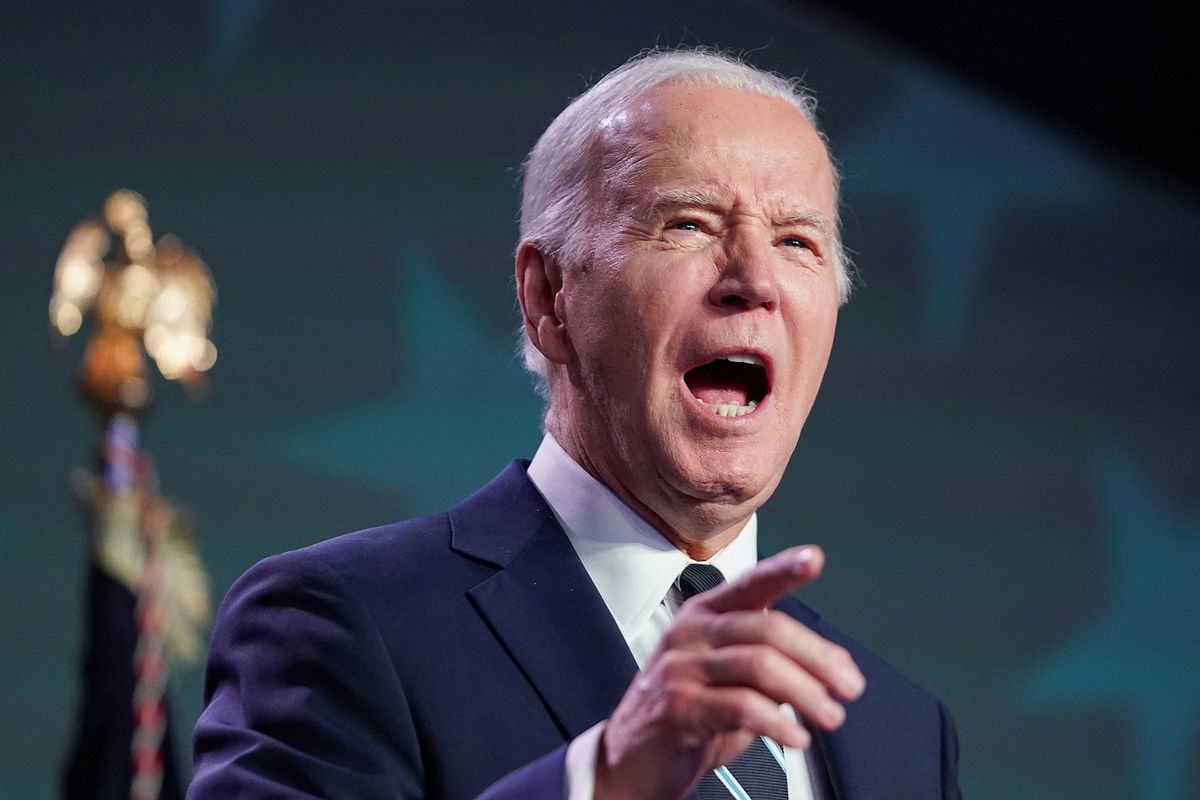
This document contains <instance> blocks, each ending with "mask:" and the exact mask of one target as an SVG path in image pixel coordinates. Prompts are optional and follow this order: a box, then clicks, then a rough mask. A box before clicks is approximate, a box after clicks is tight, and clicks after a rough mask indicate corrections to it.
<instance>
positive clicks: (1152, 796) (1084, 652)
mask: <svg viewBox="0 0 1200 800" xmlns="http://www.w3.org/2000/svg"><path fill="white" fill-rule="evenodd" d="M1099 475H1100V483H1101V487H1102V489H1103V491H1104V495H1105V497H1106V501H1107V512H1108V516H1109V525H1108V527H1107V530H1106V542H1107V546H1108V554H1109V556H1110V564H1111V568H1112V575H1111V580H1112V590H1111V593H1110V595H1109V597H1108V599H1107V602H1106V603H1105V605H1104V607H1103V608H1102V609H1101V610H1100V611H1099V612H1098V613H1097V614H1096V617H1095V618H1094V619H1093V620H1092V622H1091V623H1090V624H1088V625H1087V626H1086V627H1085V628H1084V629H1083V630H1082V631H1080V632H1079V633H1078V634H1076V635H1075V636H1074V637H1073V638H1072V639H1071V640H1070V641H1068V642H1066V643H1064V644H1063V645H1062V646H1061V647H1060V648H1059V649H1058V651H1057V652H1055V653H1053V654H1051V655H1050V656H1049V657H1047V658H1046V659H1045V661H1044V662H1043V663H1042V664H1041V666H1039V667H1038V669H1037V671H1036V673H1035V674H1034V675H1033V677H1032V679H1031V680H1030V681H1029V682H1028V684H1027V685H1026V686H1025V687H1024V690H1023V692H1022V693H1023V695H1024V697H1025V698H1026V699H1027V700H1029V701H1032V702H1034V703H1038V704H1042V705H1046V706H1051V705H1080V704H1108V705H1110V706H1117V707H1121V708H1123V709H1124V710H1125V712H1126V713H1127V714H1128V715H1129V717H1130V719H1131V722H1132V724H1133V733H1134V741H1135V748H1136V749H1135V753H1134V756H1135V767H1136V771H1137V776H1138V787H1137V789H1138V796H1139V797H1141V798H1144V800H1178V799H1179V798H1183V797H1184V796H1185V791H1186V788H1187V787H1186V785H1185V784H1186V782H1187V780H1188V777H1189V776H1188V765H1189V764H1190V762H1191V759H1190V758H1189V753H1193V752H1195V749H1194V748H1195V746H1196V739H1197V734H1198V733H1200V678H1198V674H1200V513H1193V514H1191V515H1190V516H1188V515H1184V514H1172V513H1170V512H1168V510H1167V508H1166V505H1165V503H1164V502H1163V501H1162V500H1161V499H1160V498H1158V497H1156V496H1155V494H1154V492H1153V491H1152V490H1151V488H1150V487H1149V486H1148V485H1147V483H1146V481H1145V480H1144V479H1143V478H1142V477H1141V476H1139V475H1138V474H1137V473H1136V472H1135V470H1134V469H1133V467H1132V466H1130V464H1129V461H1128V459H1127V458H1125V457H1123V456H1121V455H1119V454H1115V453H1110V454H1107V455H1106V456H1104V457H1103V458H1102V459H1101V461H1100V464H1099Z"/></svg>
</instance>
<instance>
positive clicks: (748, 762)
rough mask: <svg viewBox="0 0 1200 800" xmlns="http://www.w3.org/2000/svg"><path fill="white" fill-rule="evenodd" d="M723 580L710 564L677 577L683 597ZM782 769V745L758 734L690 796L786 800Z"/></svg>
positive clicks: (714, 799) (689, 568) (712, 799)
mask: <svg viewBox="0 0 1200 800" xmlns="http://www.w3.org/2000/svg"><path fill="white" fill-rule="evenodd" d="M724 580H725V576H724V575H722V574H721V570H719V569H717V568H716V567H714V566H711V565H709V564H689V565H688V566H687V567H685V568H684V570H683V572H682V573H681V574H680V576H679V581H678V585H679V591H680V593H681V594H682V596H683V599H684V600H687V599H688V598H689V597H692V596H693V595H697V594H700V593H701V592H707V591H708V590H709V589H712V588H714V587H716V586H717V585H718V584H720V583H722V582H723V581H724ZM785 770H786V768H785V767H784V764H783V748H782V747H780V746H779V745H778V744H777V743H776V742H774V741H772V740H770V739H765V738H763V737H761V736H760V737H758V738H757V739H755V740H754V741H753V742H752V743H751V744H750V746H749V747H747V748H746V750H745V751H744V752H743V753H742V754H741V755H740V756H738V757H737V758H735V759H734V760H733V761H731V762H730V763H728V764H726V765H725V766H722V767H718V768H717V769H715V770H713V771H712V772H710V773H708V774H707V775H705V776H704V777H703V778H701V779H700V783H699V784H697V785H696V790H695V793H694V796H695V797H696V798H698V800H729V798H730V797H733V798H736V800H787V796H788V790H787V772H786V771H785Z"/></svg>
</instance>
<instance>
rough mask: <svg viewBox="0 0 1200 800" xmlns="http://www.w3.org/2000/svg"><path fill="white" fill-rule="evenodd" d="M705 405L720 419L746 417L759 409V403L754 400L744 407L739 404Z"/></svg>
mask: <svg viewBox="0 0 1200 800" xmlns="http://www.w3.org/2000/svg"><path fill="white" fill-rule="evenodd" d="M704 405H706V406H707V407H708V409H709V410H710V411H712V412H713V413H714V414H716V415H717V416H719V417H744V416H746V415H747V414H749V413H750V412H751V411H753V410H754V409H756V408H758V403H756V402H754V401H753V400H751V401H750V402H749V403H747V404H746V405H744V406H740V405H738V404H737V403H705V404H704Z"/></svg>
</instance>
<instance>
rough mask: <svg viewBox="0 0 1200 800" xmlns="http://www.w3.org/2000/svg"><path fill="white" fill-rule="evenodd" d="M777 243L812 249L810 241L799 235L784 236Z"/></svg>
mask: <svg viewBox="0 0 1200 800" xmlns="http://www.w3.org/2000/svg"><path fill="white" fill-rule="evenodd" d="M779 243H780V244H781V245H783V246H784V247H803V248H805V249H808V250H812V249H813V246H812V242H810V241H808V240H807V239H804V238H802V237H800V236H785V237H783V238H782V239H780V240H779Z"/></svg>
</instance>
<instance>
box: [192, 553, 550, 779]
mask: <svg viewBox="0 0 1200 800" xmlns="http://www.w3.org/2000/svg"><path fill="white" fill-rule="evenodd" d="M564 751H565V747H563V748H560V749H559V750H557V751H555V752H554V753H551V754H550V755H549V756H547V757H545V758H543V759H540V760H539V761H536V762H534V763H533V764H530V765H529V766H527V767H525V768H523V769H521V770H518V771H517V772H515V773H513V774H512V775H510V776H508V777H506V778H504V779H502V780H500V781H499V782H498V783H497V784H495V785H494V786H493V787H491V788H490V789H488V790H487V792H485V794H484V795H483V797H484V798H487V800H516V798H538V800H542V798H545V800H560V798H561V797H562V785H563V784H562V780H563V778H562V769H563V766H562V765H563V752H564ZM424 784H425V781H424V770H423V767H422V756H421V748H420V742H419V739H418V735H417V730H416V726H415V725H414V723H413V719H412V716H411V714H410V713H409V705H408V702H407V700H406V697H405V693H404V687H403V686H401V685H400V681H399V678H398V677H397V674H396V670H395V669H394V667H393V665H392V662H391V657H390V655H389V653H388V651H387V648H386V647H385V646H384V643H383V640H382V639H381V637H380V635H379V631H378V628H377V626H376V625H375V623H374V621H373V620H372V619H371V618H370V614H369V611H368V610H367V607H366V606H365V605H364V604H362V603H360V602H358V601H356V599H355V595H354V591H353V587H351V586H349V585H348V584H347V582H346V581H345V580H343V579H342V577H341V576H340V575H339V574H338V573H337V572H336V571H335V570H333V569H332V568H330V567H329V566H327V565H325V564H324V563H323V562H321V561H320V560H319V559H317V558H315V557H311V556H305V555H304V552H303V551H297V552H296V553H288V554H284V555H282V556H276V557H273V558H270V559H267V560H266V561H264V562H262V563H260V564H258V565H257V566H255V567H254V568H252V569H251V570H250V571H249V572H247V573H246V575H244V576H243V577H242V578H241V579H240V580H238V581H237V582H236V583H235V584H234V586H233V587H232V588H231V589H230V591H229V593H228V595H227V596H226V598H225V600H224V602H223V603H222V606H221V611H220V612H219V614H218V617H217V622H216V624H215V626H214V629H213V636H212V641H211V644H210V648H209V660H208V669H207V672H206V676H205V708H204V711H203V712H202V713H201V715H200V718H199V721H198V722H197V724H196V730H195V771H194V776H193V780H192V784H191V786H190V788H189V790H188V798H189V800H231V799H232V798H239V799H241V798H245V799H246V800H250V799H251V798H263V799H264V800H265V798H314V799H315V798H319V799H320V800H338V799H339V798H346V799H347V800H351V799H352V800H373V799H374V798H388V799H389V800H394V799H395V798H405V800H418V799H419V798H426V791H425V786H424ZM428 800H433V799H432V798H429V799H428Z"/></svg>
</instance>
